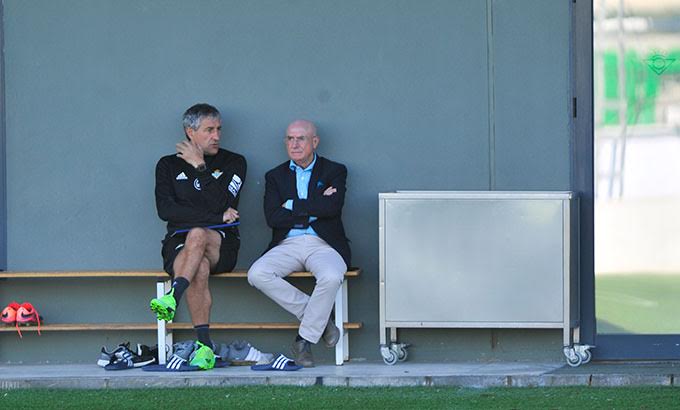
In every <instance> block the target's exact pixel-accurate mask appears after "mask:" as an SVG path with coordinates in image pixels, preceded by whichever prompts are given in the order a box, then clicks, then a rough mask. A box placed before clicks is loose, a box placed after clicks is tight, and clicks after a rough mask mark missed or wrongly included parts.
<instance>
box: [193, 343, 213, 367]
mask: <svg viewBox="0 0 680 410" xmlns="http://www.w3.org/2000/svg"><path fill="white" fill-rule="evenodd" d="M196 346H199V347H198V348H197V349H196V350H194V352H193V353H192V354H191V355H192V358H191V361H190V362H189V364H190V365H192V366H198V367H200V368H201V369H203V370H209V369H212V368H213V367H215V353H214V352H213V351H212V349H211V348H209V347H208V346H206V345H204V344H203V343H201V342H199V341H196Z"/></svg>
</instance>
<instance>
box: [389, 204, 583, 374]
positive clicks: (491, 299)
mask: <svg viewBox="0 0 680 410" xmlns="http://www.w3.org/2000/svg"><path fill="white" fill-rule="evenodd" d="M379 229H380V232H379V236H380V353H381V355H382V357H383V360H384V361H385V363H387V364H395V363H397V362H398V361H403V360H406V358H407V356H408V351H407V348H408V345H407V344H406V343H401V342H399V340H398V337H397V336H398V334H397V329H399V328H534V329H552V328H556V329H562V330H563V335H564V337H563V341H564V349H563V352H564V355H565V357H566V360H567V363H568V364H569V365H571V366H578V365H580V364H582V363H587V362H589V361H590V358H591V352H590V348H592V346H588V345H581V344H579V339H580V335H579V311H578V309H579V296H578V198H577V197H576V196H575V195H574V194H573V193H572V192H520V191H512V192H501V191H442V192H439V191H404V192H396V193H381V194H379ZM388 328H389V331H390V342H389V344H388V342H387V329H388Z"/></svg>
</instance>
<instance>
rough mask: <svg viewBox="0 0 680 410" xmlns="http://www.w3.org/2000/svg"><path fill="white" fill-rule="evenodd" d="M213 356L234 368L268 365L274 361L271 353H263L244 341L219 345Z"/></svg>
mask: <svg viewBox="0 0 680 410" xmlns="http://www.w3.org/2000/svg"><path fill="white" fill-rule="evenodd" d="M215 354H217V355H218V356H220V357H221V358H222V359H223V360H225V361H228V362H230V363H231V364H232V365H234V366H252V365H262V364H268V363H270V362H271V361H272V360H274V355H273V354H272V353H263V352H261V351H259V350H258V349H256V348H255V347H254V346H253V345H251V344H250V343H248V342H246V341H245V340H234V341H233V342H231V343H230V344H228V345H224V344H221V345H219V346H218V348H217V349H216V350H215Z"/></svg>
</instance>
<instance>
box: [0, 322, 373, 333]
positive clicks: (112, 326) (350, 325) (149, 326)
mask: <svg viewBox="0 0 680 410" xmlns="http://www.w3.org/2000/svg"><path fill="white" fill-rule="evenodd" d="M299 326H300V324H299V323H288V322H261V323H259V322H246V323H220V322H217V323H210V329H213V330H215V329H218V330H261V329H267V330H286V329H297V328H298V327H299ZM362 326H363V323H361V322H358V323H354V322H345V323H344V325H343V328H345V329H347V330H351V329H361V327H362ZM167 327H168V328H169V329H173V330H193V328H194V327H193V325H192V324H191V323H168V324H167ZM19 329H21V331H22V332H37V331H38V327H37V326H20V327H19ZM79 330H156V322H153V323H62V324H58V323H55V324H49V325H42V326H41V327H40V331H41V332H49V331H79ZM0 332H16V328H15V327H14V326H2V327H0Z"/></svg>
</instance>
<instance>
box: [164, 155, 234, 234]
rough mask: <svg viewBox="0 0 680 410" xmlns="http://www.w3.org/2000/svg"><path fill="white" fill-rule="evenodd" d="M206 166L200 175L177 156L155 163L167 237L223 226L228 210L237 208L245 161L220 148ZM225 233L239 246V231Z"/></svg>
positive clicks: (169, 156) (231, 229) (207, 160)
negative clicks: (202, 228)
mask: <svg viewBox="0 0 680 410" xmlns="http://www.w3.org/2000/svg"><path fill="white" fill-rule="evenodd" d="M205 164H206V166H207V170H206V171H204V172H198V171H197V170H196V169H195V168H194V167H193V166H191V165H189V164H188V163H187V162H186V161H184V160H183V159H181V158H178V157H177V155H174V154H173V155H167V156H165V157H163V158H161V159H160V160H159V161H158V164H156V209H157V210H158V216H159V217H160V218H161V219H162V220H164V221H167V222H168V235H171V234H172V233H173V232H174V231H176V230H178V229H185V228H193V227H197V226H208V225H217V224H221V223H223V222H222V215H223V214H224V211H226V210H227V208H229V207H231V208H234V209H238V208H237V207H238V200H239V194H240V192H241V186H242V185H243V183H244V182H245V179H246V159H245V158H244V157H243V156H242V155H239V154H236V153H234V152H230V151H227V150H225V149H221V148H220V150H219V151H218V152H217V154H215V155H214V156H206V157H205ZM224 232H225V233H226V234H227V237H226V238H225V240H229V241H231V242H233V244H234V245H235V246H236V247H238V246H239V234H238V229H237V228H236V227H233V228H227V229H225V230H224Z"/></svg>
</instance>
